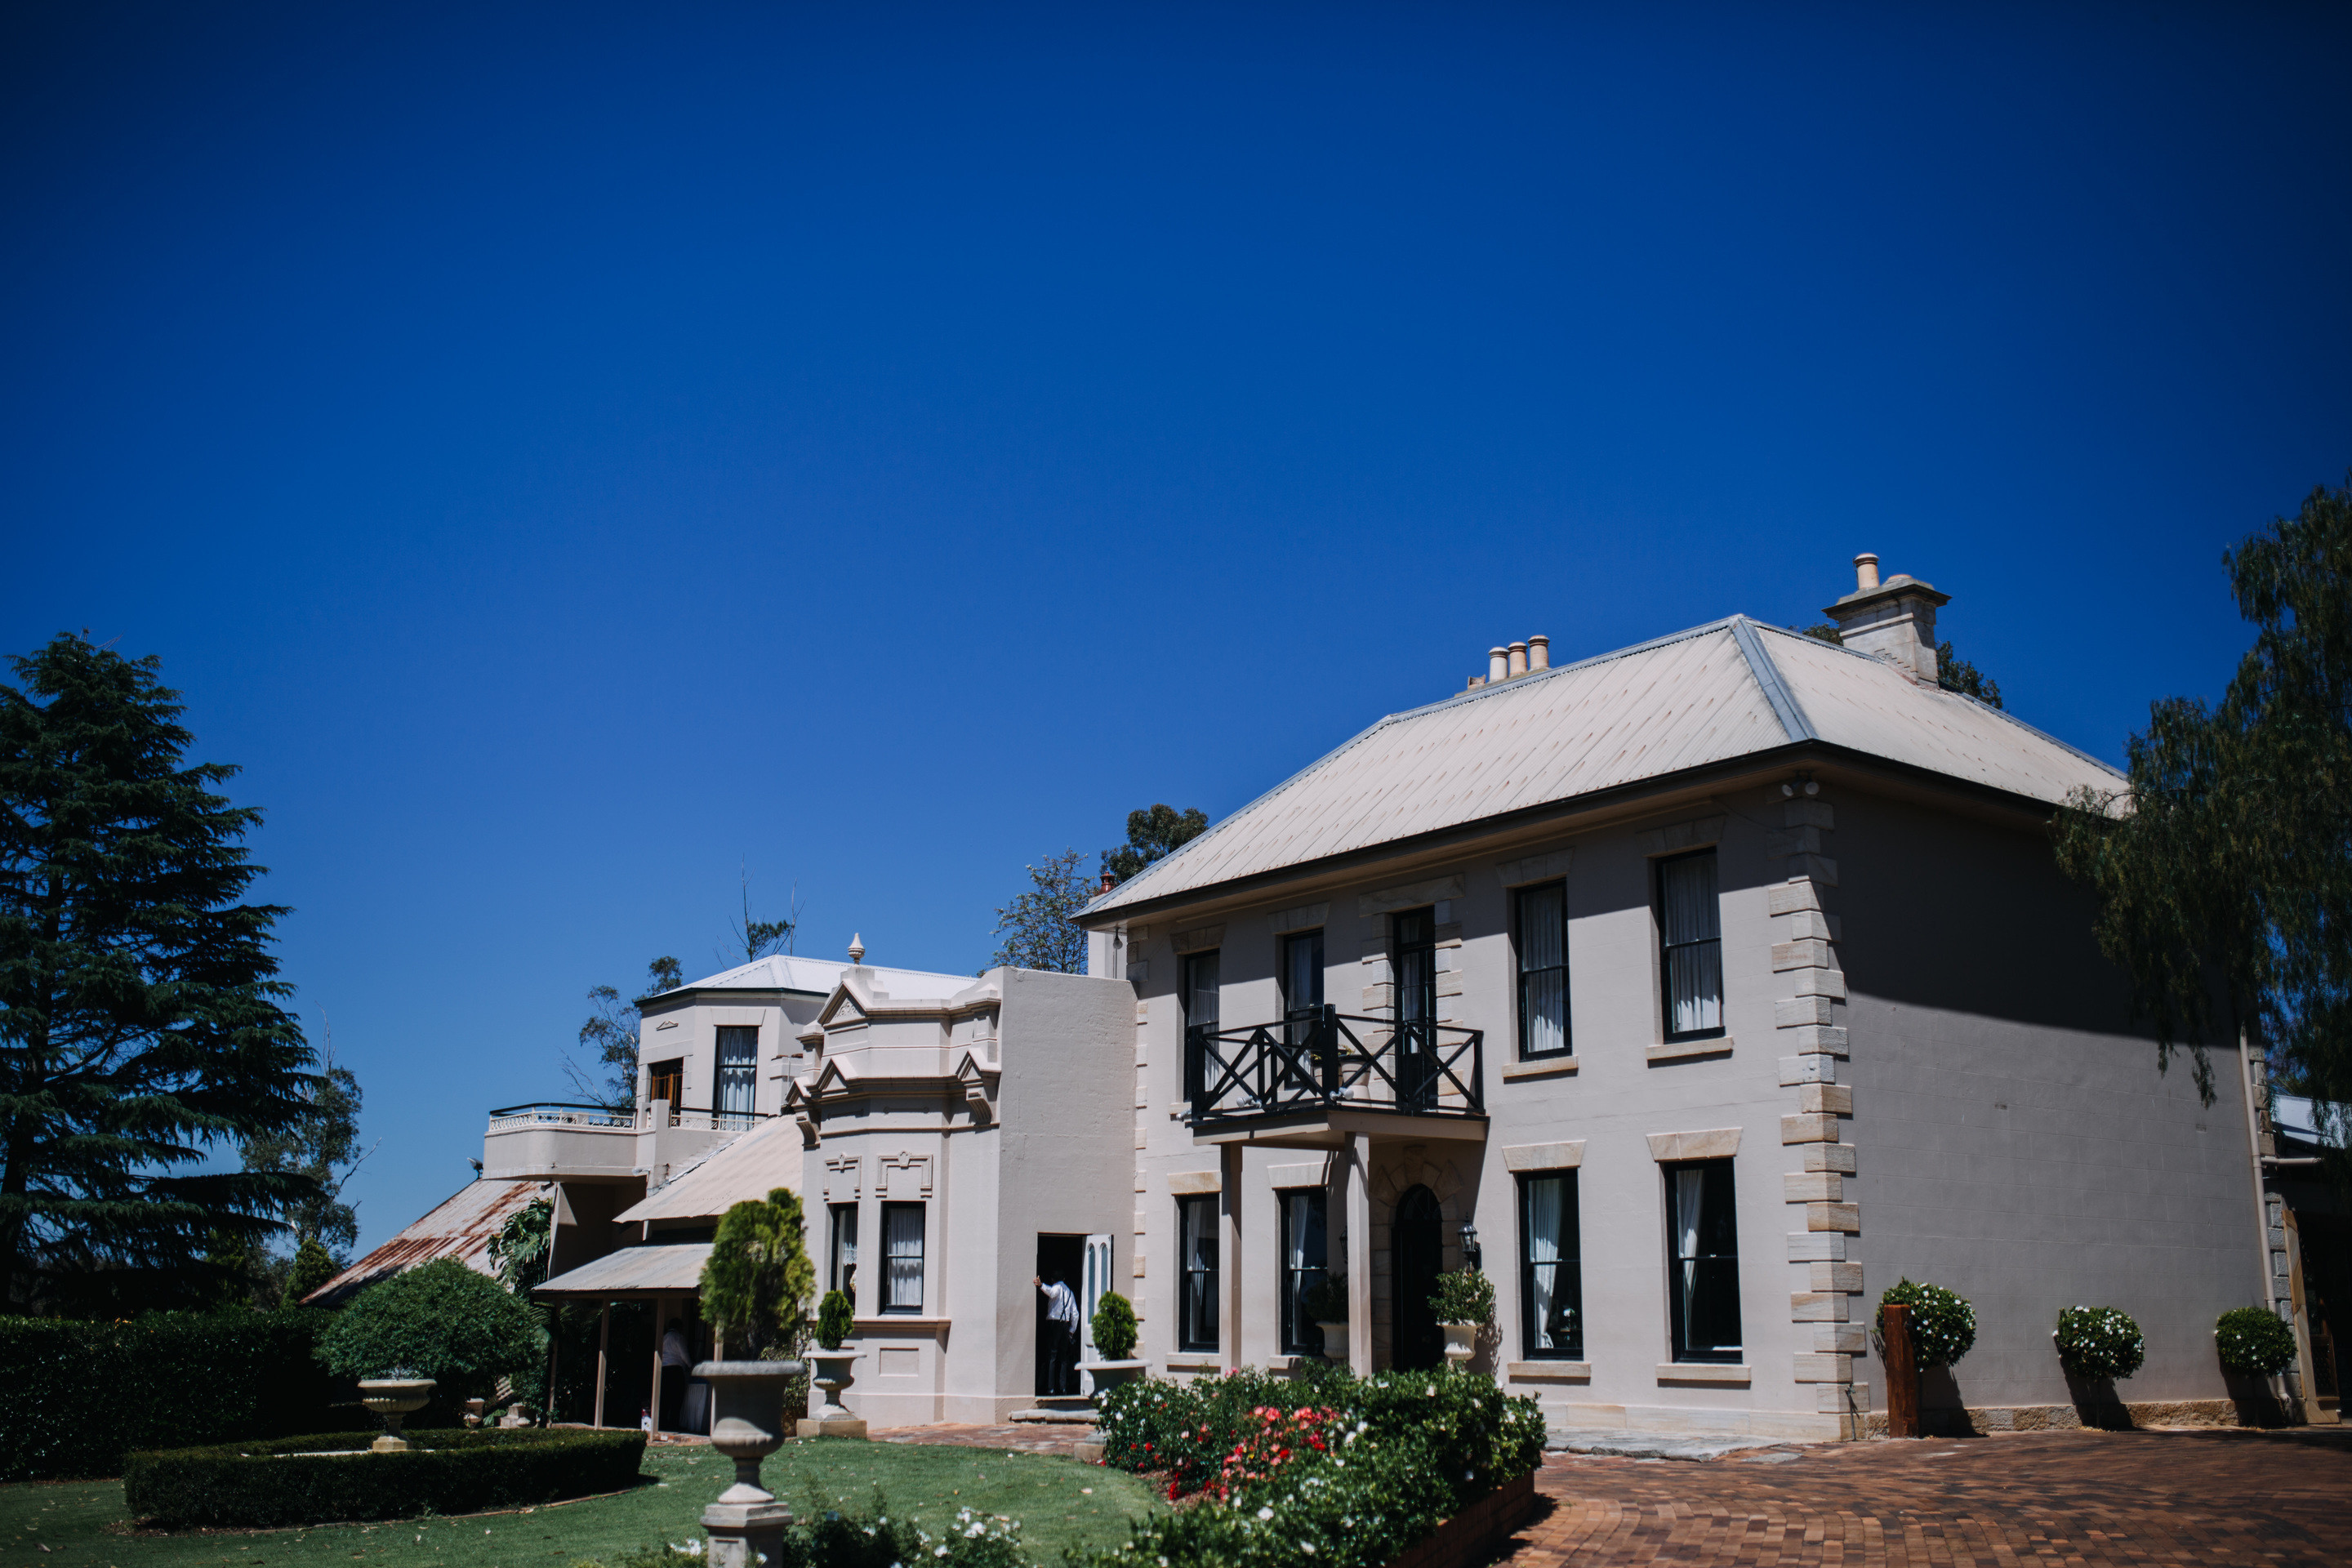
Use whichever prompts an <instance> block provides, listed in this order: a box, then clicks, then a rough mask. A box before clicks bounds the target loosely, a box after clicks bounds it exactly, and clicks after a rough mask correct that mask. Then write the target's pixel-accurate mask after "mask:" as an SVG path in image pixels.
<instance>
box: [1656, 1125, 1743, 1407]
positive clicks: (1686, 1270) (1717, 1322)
mask: <svg viewBox="0 0 2352 1568" xmlns="http://www.w3.org/2000/svg"><path fill="white" fill-rule="evenodd" d="M1665 1173H1666V1255H1667V1257H1668V1258H1670V1259H1671V1260H1672V1261H1671V1262H1669V1263H1668V1264H1667V1266H1666V1273H1667V1279H1666V1289H1667V1293H1668V1294H1669V1296H1670V1297H1671V1298H1672V1305H1673V1310H1674V1326H1675V1360H1676V1361H1738V1359H1739V1354H1740V1351H1739V1222H1738V1218H1737V1217H1736V1216H1735V1215H1734V1214H1733V1212H1732V1196H1733V1192H1732V1184H1731V1162H1730V1161H1728V1160H1703V1161H1699V1162H1697V1163H1693V1164H1688V1165H1668V1166H1667V1167H1665Z"/></svg>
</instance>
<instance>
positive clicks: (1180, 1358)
mask: <svg viewBox="0 0 2352 1568" xmlns="http://www.w3.org/2000/svg"><path fill="white" fill-rule="evenodd" d="M1168 1370H1169V1371H1170V1372H1223V1371H1224V1370H1225V1368H1224V1363H1223V1362H1221V1361H1219V1360H1218V1359H1217V1358H1216V1357H1215V1356H1213V1355H1172V1356H1170V1357H1169V1358H1168Z"/></svg>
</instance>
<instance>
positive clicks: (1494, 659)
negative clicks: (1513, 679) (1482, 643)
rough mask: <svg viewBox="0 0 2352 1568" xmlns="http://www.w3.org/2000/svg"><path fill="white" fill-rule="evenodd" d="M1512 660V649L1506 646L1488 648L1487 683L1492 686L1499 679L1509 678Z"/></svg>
mask: <svg viewBox="0 0 2352 1568" xmlns="http://www.w3.org/2000/svg"><path fill="white" fill-rule="evenodd" d="M1510 662H1511V650H1510V649H1508V648H1504V647H1490V648H1488V649H1487V650H1486V684H1487V685H1489V686H1492V685H1493V684H1494V683H1495V682H1496V681H1498V680H1507V679H1510V674H1511V670H1510Z"/></svg>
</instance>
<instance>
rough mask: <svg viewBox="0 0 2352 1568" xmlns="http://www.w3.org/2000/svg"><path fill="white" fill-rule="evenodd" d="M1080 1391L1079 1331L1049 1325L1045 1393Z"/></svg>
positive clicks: (1047, 1330) (1046, 1330)
mask: <svg viewBox="0 0 2352 1568" xmlns="http://www.w3.org/2000/svg"><path fill="white" fill-rule="evenodd" d="M1077 1391H1078V1331H1077V1330H1076V1329H1072V1328H1064V1327H1063V1326H1062V1325H1061V1324H1059V1323H1049V1324H1047V1325H1046V1329H1045V1392H1046V1393H1048V1394H1076V1392H1077Z"/></svg>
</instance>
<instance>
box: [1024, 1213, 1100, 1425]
mask: <svg viewBox="0 0 2352 1568" xmlns="http://www.w3.org/2000/svg"><path fill="white" fill-rule="evenodd" d="M1086 1251H1087V1238H1086V1237H1083V1236H1040V1237H1038V1238H1037V1278H1038V1279H1041V1280H1043V1281H1044V1282H1045V1284H1046V1285H1053V1284H1056V1283H1058V1284H1060V1285H1062V1286H1064V1287H1065V1288H1066V1289H1068V1290H1069V1292H1070V1295H1071V1297H1072V1298H1073V1299H1074V1300H1077V1301H1079V1302H1080V1303H1082V1305H1081V1306H1080V1309H1079V1310H1081V1311H1083V1310H1085V1308H1084V1306H1083V1302H1084V1301H1085V1300H1086V1295H1085V1290H1086V1287H1085V1285H1084V1283H1083V1281H1082V1279H1081V1278H1080V1277H1081V1275H1082V1273H1083V1271H1084V1268H1085V1266H1086ZM1031 1293H1032V1294H1033V1295H1034V1296H1035V1297H1036V1298H1037V1388H1036V1392H1037V1393H1038V1394H1040V1395H1043V1396H1048V1397H1050V1396H1054V1395H1062V1394H1076V1392H1077V1391H1078V1340H1079V1336H1080V1332H1081V1331H1080V1330H1079V1329H1078V1328H1076V1327H1073V1326H1072V1325H1070V1324H1066V1323H1056V1322H1055V1321H1053V1320H1052V1319H1051V1318H1050V1317H1049V1316H1048V1315H1047V1313H1048V1311H1049V1307H1048V1305H1047V1299H1046V1296H1045V1290H1044V1289H1043V1287H1042V1286H1041V1287H1040V1288H1038V1289H1035V1290H1034V1291H1032V1292H1031Z"/></svg>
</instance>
